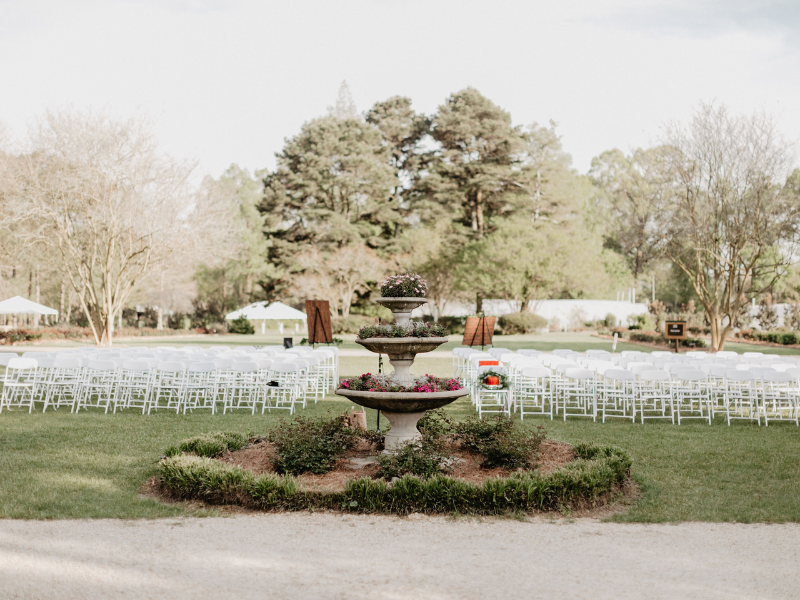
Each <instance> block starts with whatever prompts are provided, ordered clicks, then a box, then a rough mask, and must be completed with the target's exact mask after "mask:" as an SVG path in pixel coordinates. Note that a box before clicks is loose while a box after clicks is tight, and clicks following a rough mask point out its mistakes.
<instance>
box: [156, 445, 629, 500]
mask: <svg viewBox="0 0 800 600" xmlns="http://www.w3.org/2000/svg"><path fill="white" fill-rule="evenodd" d="M575 452H576V455H577V456H578V459H577V460H575V461H573V462H572V463H570V464H568V465H567V466H565V467H562V468H561V469H557V470H555V471H552V472H550V473H548V474H547V475H541V474H538V473H535V472H524V473H515V474H513V475H512V476H510V477H508V478H497V479H490V480H488V481H486V482H484V483H482V484H480V485H476V484H473V483H469V482H466V481H462V480H459V479H454V478H451V477H446V476H442V475H432V476H430V477H427V478H425V477H422V478H421V477H417V476H415V475H410V474H408V475H404V476H403V477H401V478H400V479H398V480H397V481H395V482H394V483H393V484H391V485H389V484H387V483H386V482H385V481H383V480H372V479H368V478H361V479H352V480H350V481H348V482H347V483H346V484H345V487H344V491H343V492H340V493H339V492H324V491H320V492H304V491H301V490H300V489H299V488H298V486H297V484H296V482H295V480H294V479H293V478H292V477H280V476H275V475H271V474H266V475H261V476H259V477H255V476H254V475H253V474H252V473H249V472H246V471H243V470H242V469H241V468H239V467H235V466H231V465H226V464H224V463H222V462H218V461H213V460H211V459H208V458H203V457H197V456H191V455H182V456H178V457H174V458H168V459H165V460H162V461H161V463H160V465H159V473H160V479H161V483H162V485H163V487H164V488H165V489H166V490H167V491H168V492H169V493H170V494H171V495H172V496H174V497H176V498H183V499H198V500H203V501H205V502H209V503H227V504H241V505H244V506H247V507H251V508H258V509H261V510H307V509H310V508H329V509H330V508H336V509H339V510H345V511H352V512H384V513H394V514H409V513H412V512H423V513H432V514H453V513H461V514H478V515H498V514H506V513H513V512H526V513H527V512H532V511H552V510H560V509H561V508H563V507H578V506H581V505H586V504H589V503H591V502H593V501H595V500H596V499H598V498H600V497H602V496H604V495H607V494H609V493H610V492H612V491H613V490H614V489H616V488H618V487H619V486H620V485H622V483H623V482H624V481H625V478H626V477H627V476H628V474H629V472H630V468H631V459H630V457H629V456H628V454H627V453H625V452H624V451H622V450H620V449H618V448H614V447H604V446H595V445H592V444H578V445H577V446H576V447H575Z"/></svg>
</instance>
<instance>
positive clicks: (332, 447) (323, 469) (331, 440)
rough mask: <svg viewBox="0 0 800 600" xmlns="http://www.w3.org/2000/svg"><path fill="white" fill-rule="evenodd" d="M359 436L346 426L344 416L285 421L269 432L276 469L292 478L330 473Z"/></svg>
mask: <svg viewBox="0 0 800 600" xmlns="http://www.w3.org/2000/svg"><path fill="white" fill-rule="evenodd" d="M358 437H359V432H358V430H356V429H354V428H351V427H348V426H347V417H346V416H345V415H339V416H336V417H333V418H331V417H329V416H320V417H304V416H296V417H295V418H294V419H293V420H291V421H283V420H282V421H281V422H280V423H279V424H278V425H277V426H276V427H275V428H274V429H272V430H271V431H270V432H269V441H270V442H272V443H273V444H275V450H276V456H275V459H274V461H273V464H274V466H275V470H276V471H277V472H278V473H289V474H292V475H300V474H301V473H317V474H319V473H327V472H328V471H330V470H331V469H332V468H333V465H334V464H335V462H336V459H337V458H339V457H340V456H341V455H342V454H344V453H345V452H346V451H347V450H349V449H350V448H352V447H353V446H354V445H355V444H356V442H357V441H358Z"/></svg>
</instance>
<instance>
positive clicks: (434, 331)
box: [358, 321, 449, 340]
mask: <svg viewBox="0 0 800 600" xmlns="http://www.w3.org/2000/svg"><path fill="white" fill-rule="evenodd" d="M448 335H449V332H448V331H447V328H445V327H442V326H441V325H438V324H436V323H423V322H422V321H411V322H410V323H408V324H406V325H398V324H396V323H393V324H389V325H364V326H363V327H362V328H361V329H359V330H358V339H360V340H366V339H368V338H406V337H418V338H428V337H447V336H448Z"/></svg>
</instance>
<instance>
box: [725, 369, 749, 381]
mask: <svg viewBox="0 0 800 600" xmlns="http://www.w3.org/2000/svg"><path fill="white" fill-rule="evenodd" d="M725 379H727V380H728V381H754V380H755V376H754V375H753V374H752V373H751V372H750V371H740V370H739V369H727V370H726V371H725Z"/></svg>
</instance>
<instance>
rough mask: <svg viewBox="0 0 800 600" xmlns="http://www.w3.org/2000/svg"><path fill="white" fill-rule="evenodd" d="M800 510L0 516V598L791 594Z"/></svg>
mask: <svg viewBox="0 0 800 600" xmlns="http://www.w3.org/2000/svg"><path fill="white" fill-rule="evenodd" d="M799 563H800V525H732V524H708V523H687V524H680V525H623V524H610V523H600V522H598V521H596V520H593V519H578V520H575V521H567V520H557V521H553V522H549V521H547V520H544V519H539V520H532V521H529V522H520V521H514V520H496V519H485V520H479V519H458V520H452V519H447V518H429V517H424V516H420V515H414V516H412V517H410V518H405V519H400V518H394V517H373V516H342V515H333V514H283V515H239V516H232V517H228V518H209V519H171V520H162V521H112V520H108V521H106V520H100V521H0V598H2V599H3V600H10V599H12V598H20V599H22V598H24V599H26V600H35V599H40V598H48V599H49V598H53V599H56V598H57V599H59V600H70V599H73V598H74V599H95V598H97V599H100V598H103V599H112V598H136V599H145V598H148V599H149V598H152V599H162V598H163V599H170V600H179V599H183V598H187V599H189V598H191V599H193V600H197V599H215V598H236V599H237V600H245V599H250V598H254V599H255V598H259V599H263V598H276V599H277V598H280V599H289V598H313V599H322V598H348V599H349V598H355V599H361V598H363V599H370V600H377V599H387V600H404V599H409V600H411V599H421V598H432V599H436V600H449V599H462V598H466V599H472V598H475V599H487V600H488V599H494V598H498V599H500V598H502V599H505V600H508V599H512V598H514V599H515V598H525V599H528V598H553V599H558V598H565V599H566V598H569V599H575V598H613V599H615V600H619V599H623V598H636V599H643V598H681V599H686V598H702V599H704V600H709V599H715V598H739V599H741V598H798V597H800V570H798V568H797V565H798V564H799Z"/></svg>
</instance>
